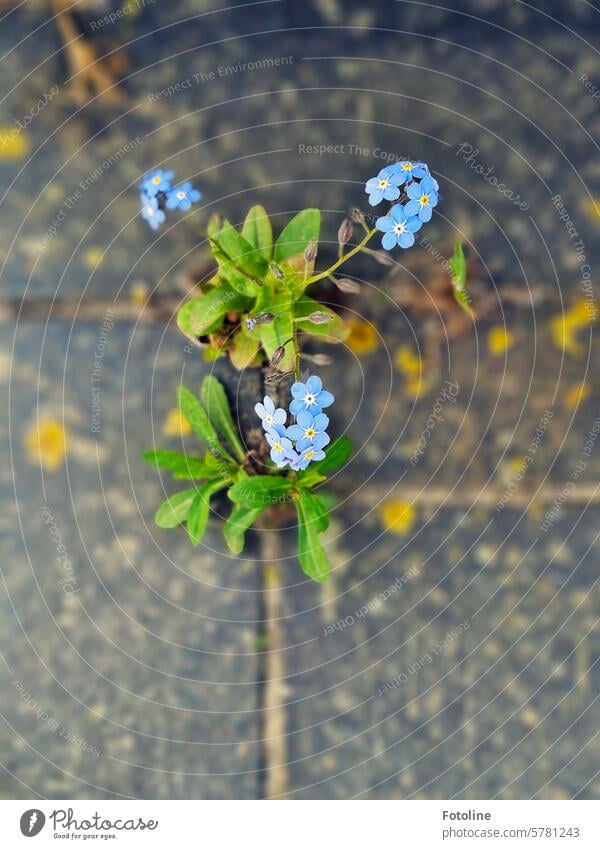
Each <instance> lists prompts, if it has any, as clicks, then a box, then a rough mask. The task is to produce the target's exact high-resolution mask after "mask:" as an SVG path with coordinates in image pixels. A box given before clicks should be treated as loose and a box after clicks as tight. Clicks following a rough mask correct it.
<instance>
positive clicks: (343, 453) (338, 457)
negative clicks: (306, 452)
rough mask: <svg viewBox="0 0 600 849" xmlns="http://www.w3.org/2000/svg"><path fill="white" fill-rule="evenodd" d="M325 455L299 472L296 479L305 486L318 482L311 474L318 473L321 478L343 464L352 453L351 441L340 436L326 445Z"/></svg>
mask: <svg viewBox="0 0 600 849" xmlns="http://www.w3.org/2000/svg"><path fill="white" fill-rule="evenodd" d="M324 451H325V457H324V458H323V459H322V460H318V461H317V462H316V463H311V464H310V466H309V467H308V469H306V471H305V472H299V474H298V481H299V482H300V484H301V485H302V486H303V487H305V486H314V485H315V483H319V480H314V479H313V476H314V475H318V476H320V479H321V480H322V479H323V477H326V476H327V475H328V474H329V473H330V472H333V471H335V469H337V468H338V467H339V466H343V465H344V463H345V462H346V460H347V459H348V457H349V456H350V454H352V443H351V442H350V440H349V439H348V437H347V436H340V437H338V438H337V439H334V441H333V442H332V443H331V445H328V446H327V447H326V448H325V449H324Z"/></svg>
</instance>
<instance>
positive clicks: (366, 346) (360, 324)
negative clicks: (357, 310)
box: [346, 318, 379, 354]
mask: <svg viewBox="0 0 600 849" xmlns="http://www.w3.org/2000/svg"><path fill="white" fill-rule="evenodd" d="M347 326H348V330H349V331H350V335H349V336H348V339H347V340H346V343H347V345H348V347H349V348H350V350H351V351H354V353H355V354H369V353H370V352H371V351H374V350H375V348H376V347H377V344H378V342H379V339H378V336H377V331H376V329H375V325H373V324H371V322H369V321H363V319H362V318H352V319H350V321H349V322H348V325H347Z"/></svg>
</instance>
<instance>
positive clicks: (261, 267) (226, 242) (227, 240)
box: [217, 220, 267, 280]
mask: <svg viewBox="0 0 600 849" xmlns="http://www.w3.org/2000/svg"><path fill="white" fill-rule="evenodd" d="M217 238H218V242H219V247H220V248H221V250H222V251H224V252H225V254H226V255H227V256H228V257H229V259H230V260H231V261H232V262H233V263H234V264H235V265H236V266H237V268H239V269H240V270H241V271H243V272H245V273H246V274H250V275H251V276H252V277H256V278H257V279H259V280H260V279H262V277H264V275H265V273H266V271H267V260H266V259H265V258H264V256H262V254H261V253H260V252H259V251H257V250H256V249H255V247H254V245H252V244H250V242H249V241H248V240H247V239H245V238H244V236H242V235H241V233H238V231H237V230H236V229H235V227H234V226H233V224H232V223H231V222H230V221H227V220H226V221H224V222H223V227H222V228H221V231H220V233H219V235H218V237H217Z"/></svg>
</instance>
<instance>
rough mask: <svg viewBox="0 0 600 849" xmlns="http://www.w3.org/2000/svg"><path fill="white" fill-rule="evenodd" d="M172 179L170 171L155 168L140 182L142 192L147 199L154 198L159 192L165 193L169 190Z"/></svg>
mask: <svg viewBox="0 0 600 849" xmlns="http://www.w3.org/2000/svg"><path fill="white" fill-rule="evenodd" d="M172 179H173V172H172V171H164V170H163V169H162V168H157V169H156V171H151V172H150V174H147V175H146V176H145V177H144V179H143V180H142V191H144V192H146V194H147V195H148V197H151V198H153V197H156V195H157V194H158V193H159V192H167V191H168V190H169V189H170V188H171V180H172Z"/></svg>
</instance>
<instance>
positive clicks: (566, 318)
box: [550, 300, 595, 357]
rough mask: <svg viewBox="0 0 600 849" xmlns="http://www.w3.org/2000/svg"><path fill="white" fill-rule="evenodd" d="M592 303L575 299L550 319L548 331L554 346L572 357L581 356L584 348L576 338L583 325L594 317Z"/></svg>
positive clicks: (585, 325)
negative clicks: (569, 306)
mask: <svg viewBox="0 0 600 849" xmlns="http://www.w3.org/2000/svg"><path fill="white" fill-rule="evenodd" d="M592 306H593V305H590V304H589V303H588V302H587V301H584V300H579V301H576V302H575V303H574V304H573V306H572V307H571V308H570V309H568V310H566V311H565V312H563V313H559V315H555V316H554V317H553V318H552V319H551V320H550V331H551V333H552V339H553V342H554V344H555V345H556V347H557V348H558V349H559V350H560V351H566V353H568V354H572V355H573V356H574V357H578V356H581V354H582V353H583V352H584V350H585V348H584V346H583V345H582V344H581V342H579V340H578V339H577V338H576V334H577V332H578V331H579V330H581V329H582V328H583V327H587V326H588V325H589V324H590V323H591V322H592V321H594V319H595V315H594V313H593V311H592V308H591V307H592Z"/></svg>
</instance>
